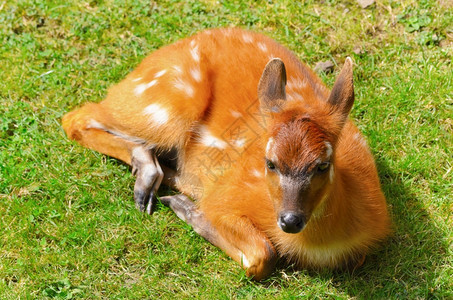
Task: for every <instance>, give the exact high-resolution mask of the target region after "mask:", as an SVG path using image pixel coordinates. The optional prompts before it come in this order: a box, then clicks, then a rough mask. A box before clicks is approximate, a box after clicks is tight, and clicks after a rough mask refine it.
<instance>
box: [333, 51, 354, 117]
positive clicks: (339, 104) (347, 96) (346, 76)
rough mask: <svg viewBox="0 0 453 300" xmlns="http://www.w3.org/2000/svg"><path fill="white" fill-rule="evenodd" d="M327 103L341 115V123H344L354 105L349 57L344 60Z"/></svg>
mask: <svg viewBox="0 0 453 300" xmlns="http://www.w3.org/2000/svg"><path fill="white" fill-rule="evenodd" d="M328 102H329V104H331V105H332V106H333V107H334V110H335V112H338V113H340V114H341V115H342V119H343V122H345V121H346V119H347V117H348V115H349V111H350V110H351V108H352V104H353V103H354V83H353V79H352V60H351V58H349V57H348V58H346V61H345V63H344V66H343V69H342V70H341V72H340V75H338V77H337V80H336V81H335V84H334V86H333V88H332V92H330V96H329V100H328Z"/></svg>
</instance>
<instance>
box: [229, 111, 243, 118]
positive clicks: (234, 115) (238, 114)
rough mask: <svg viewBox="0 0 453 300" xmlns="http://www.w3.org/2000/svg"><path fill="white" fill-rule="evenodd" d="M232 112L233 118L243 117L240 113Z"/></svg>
mask: <svg viewBox="0 0 453 300" xmlns="http://www.w3.org/2000/svg"><path fill="white" fill-rule="evenodd" d="M230 112H231V115H232V116H233V117H235V118H240V117H242V114H241V113H240V112H238V111H235V110H230Z"/></svg>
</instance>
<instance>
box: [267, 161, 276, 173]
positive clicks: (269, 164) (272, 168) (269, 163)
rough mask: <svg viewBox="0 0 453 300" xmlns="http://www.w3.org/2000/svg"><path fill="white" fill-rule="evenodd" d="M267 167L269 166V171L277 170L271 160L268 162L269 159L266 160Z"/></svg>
mask: <svg viewBox="0 0 453 300" xmlns="http://www.w3.org/2000/svg"><path fill="white" fill-rule="evenodd" d="M266 166H267V168H268V169H269V170H271V171H274V170H275V165H274V163H273V162H271V161H270V160H267V159H266Z"/></svg>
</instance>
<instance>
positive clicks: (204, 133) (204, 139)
mask: <svg viewBox="0 0 453 300" xmlns="http://www.w3.org/2000/svg"><path fill="white" fill-rule="evenodd" d="M199 134H200V142H201V143H202V144H203V145H205V146H208V147H213V148H218V149H225V148H226V147H227V143H226V142H225V141H223V140H221V139H219V138H218V137H215V136H214V135H212V134H211V132H210V131H209V129H208V128H207V127H206V126H205V125H201V126H200V133H199Z"/></svg>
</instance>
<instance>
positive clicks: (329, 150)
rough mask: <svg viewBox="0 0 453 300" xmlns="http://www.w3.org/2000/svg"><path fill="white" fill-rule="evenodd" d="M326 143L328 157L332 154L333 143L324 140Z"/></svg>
mask: <svg viewBox="0 0 453 300" xmlns="http://www.w3.org/2000/svg"><path fill="white" fill-rule="evenodd" d="M324 144H325V145H326V156H327V158H329V157H331V156H332V145H331V144H330V143H329V142H324Z"/></svg>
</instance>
